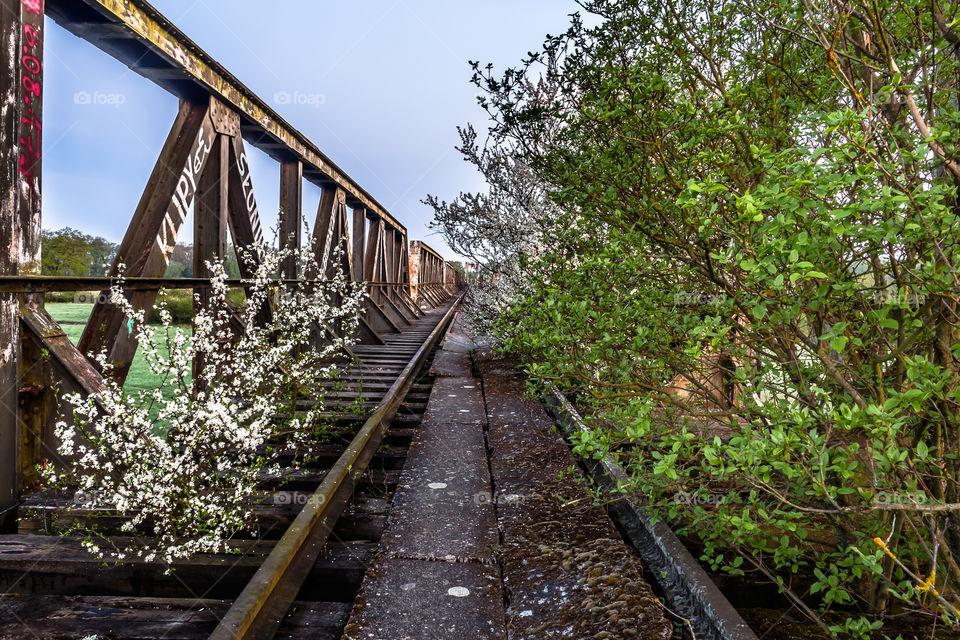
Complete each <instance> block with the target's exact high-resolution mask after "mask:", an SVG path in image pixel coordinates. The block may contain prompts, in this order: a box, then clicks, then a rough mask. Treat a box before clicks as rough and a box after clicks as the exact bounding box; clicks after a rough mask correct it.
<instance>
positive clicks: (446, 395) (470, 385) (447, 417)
mask: <svg viewBox="0 0 960 640" xmlns="http://www.w3.org/2000/svg"><path fill="white" fill-rule="evenodd" d="M424 419H425V420H430V421H432V422H436V423H440V424H456V423H469V424H475V425H483V424H485V423H486V421H487V416H486V408H485V406H484V404H483V392H482V390H481V386H480V381H479V380H477V379H475V378H467V377H462V378H437V379H436V381H435V382H434V385H433V391H432V392H431V393H430V401H429V402H428V403H427V411H426V413H425V414H424ZM481 433H482V431H481Z"/></svg>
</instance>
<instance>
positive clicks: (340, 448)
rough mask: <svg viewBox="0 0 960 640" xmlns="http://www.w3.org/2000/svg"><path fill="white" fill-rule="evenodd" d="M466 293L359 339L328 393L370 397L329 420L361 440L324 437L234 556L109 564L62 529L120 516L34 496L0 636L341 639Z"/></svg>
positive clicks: (10, 545)
mask: <svg viewBox="0 0 960 640" xmlns="http://www.w3.org/2000/svg"><path fill="white" fill-rule="evenodd" d="M459 301H460V299H459V297H458V298H456V299H453V298H451V299H449V300H447V301H446V302H444V303H443V304H442V305H441V306H439V307H437V308H436V309H433V310H431V311H427V312H425V313H424V315H422V316H421V317H419V318H417V319H416V320H413V321H412V323H411V324H410V325H409V326H408V327H406V328H405V329H404V330H403V331H402V332H401V333H399V334H391V335H386V336H384V341H385V343H386V344H384V345H361V346H357V347H355V353H356V357H357V362H356V363H355V365H354V366H351V367H349V368H347V369H346V371H345V374H344V377H343V379H342V381H341V383H340V384H338V385H337V386H336V387H335V388H331V389H329V395H328V402H329V403H330V404H331V405H332V406H333V407H334V408H335V407H338V406H343V407H346V406H347V405H350V404H351V403H355V401H356V399H357V396H358V394H359V393H362V397H363V400H364V406H365V407H366V409H367V411H366V413H365V414H361V413H357V412H350V411H346V410H344V411H342V412H340V413H337V410H336V409H334V410H333V413H332V414H331V415H330V416H329V417H330V418H331V419H332V420H334V421H335V422H336V423H337V424H339V425H341V426H343V427H344V429H345V431H347V432H349V433H352V434H355V435H353V439H352V440H350V441H349V443H346V442H345V443H344V444H341V445H331V444H318V445H317V446H316V447H315V450H313V451H311V453H312V455H311V456H310V457H309V462H308V463H306V464H305V466H302V467H300V468H297V469H295V470H291V471H292V473H291V474H289V476H288V477H285V478H284V479H283V480H282V481H278V482H277V483H276V485H275V486H273V487H271V491H270V493H269V494H268V495H265V496H264V497H263V499H262V500H261V501H260V502H259V503H258V505H257V506H256V508H255V516H256V522H255V523H254V526H253V527H252V528H251V530H250V531H249V532H246V533H244V534H241V535H240V536H238V537H237V539H235V540H234V541H233V542H232V543H231V546H232V548H233V550H234V553H226V554H200V555H197V556H194V557H192V558H189V559H187V560H184V561H180V562H177V563H175V564H174V565H173V569H174V570H173V571H172V572H167V571H166V569H167V567H166V565H163V564H160V563H147V562H143V561H140V560H123V561H120V562H118V563H115V564H110V565H102V564H101V563H99V562H98V561H97V560H96V559H95V558H94V557H93V556H91V555H90V554H89V553H87V552H86V551H85V550H84V549H83V548H82V547H81V541H80V540H79V539H77V538H71V537H69V536H62V535H59V532H60V531H63V530H65V529H66V528H68V527H69V526H70V524H71V523H74V522H76V521H78V520H84V519H89V518H94V517H96V518H97V523H98V526H100V527H102V528H103V529H104V531H105V532H106V533H108V534H110V535H112V534H119V529H118V528H117V529H116V530H114V531H111V530H110V527H111V521H110V518H109V517H103V516H104V513H103V512H98V511H95V510H93V509H90V508H87V507H86V505H84V504H82V501H77V500H75V498H76V496H70V495H63V494H62V493H61V494H60V495H50V494H48V493H42V492H41V493H34V494H29V495H27V496H25V498H24V501H23V504H22V505H21V508H20V527H19V532H18V533H17V534H16V535H3V536H0V594H2V595H0V611H2V612H3V615H2V617H0V639H2V640H7V639H10V640H13V639H17V640H19V639H21V638H26V639H31V638H37V639H44V640H46V639H57V640H60V639H64V640H66V639H68V638H69V639H70V640H75V639H79V638H84V637H87V636H98V637H100V638H104V639H106V638H110V639H118V640H120V639H122V640H134V639H138V640H161V639H163V640H199V639H201V638H213V639H216V640H228V639H230V640H232V639H244V640H246V639H266V638H274V637H276V638H311V639H324V638H331V639H332V638H338V637H339V636H340V631H341V629H342V626H343V625H344V624H345V622H346V620H347V618H348V616H349V612H350V609H351V607H352V604H353V601H354V598H355V596H356V593H357V591H358V589H359V586H360V583H361V581H362V579H363V576H364V573H365V571H366V568H367V565H368V563H369V562H370V561H371V560H372V559H373V557H374V555H375V554H376V551H377V547H378V540H379V538H380V535H381V532H382V530H383V527H384V525H385V522H386V514H387V511H388V509H389V505H390V501H391V498H392V495H393V490H394V488H395V486H396V483H397V479H398V478H399V475H400V471H401V470H402V468H403V464H404V461H405V458H406V449H407V447H408V445H409V443H410V440H411V439H412V437H413V435H414V434H415V432H416V429H417V427H418V425H419V423H420V420H421V418H422V416H423V413H424V411H425V410H426V404H427V399H428V398H429V395H430V389H431V385H432V378H431V376H430V374H429V369H430V362H431V360H432V357H433V353H434V352H435V351H436V349H437V348H438V346H439V344H440V341H441V339H442V336H443V335H444V333H445V331H446V329H447V327H448V325H449V323H450V321H451V320H452V318H453V315H454V313H455V311H456V308H457V305H458V304H459ZM67 505H68V506H67ZM115 537H116V538H120V536H119V535H116V536H115ZM118 541H119V542H122V540H118Z"/></svg>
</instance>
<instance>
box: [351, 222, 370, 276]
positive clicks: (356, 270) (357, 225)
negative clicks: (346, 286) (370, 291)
mask: <svg viewBox="0 0 960 640" xmlns="http://www.w3.org/2000/svg"><path fill="white" fill-rule="evenodd" d="M366 222H367V211H366V209H365V208H364V207H362V206H360V207H356V208H354V210H353V235H352V239H353V280H354V282H360V281H361V280H363V239H364V236H365V235H366Z"/></svg>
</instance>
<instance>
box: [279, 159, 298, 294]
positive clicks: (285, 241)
mask: <svg viewBox="0 0 960 640" xmlns="http://www.w3.org/2000/svg"><path fill="white" fill-rule="evenodd" d="M302 215H303V163H302V162H300V161H299V160H285V161H283V162H281V163H280V247H281V248H284V249H292V250H297V249H299V248H300V242H301V235H302V234H301V229H302V225H301V224H300V217H301V216H302ZM280 272H281V275H282V276H283V277H284V278H296V277H297V258H296V256H290V257H288V258H286V259H285V260H284V261H283V264H282V265H281V266H280Z"/></svg>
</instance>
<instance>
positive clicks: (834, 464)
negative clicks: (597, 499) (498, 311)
mask: <svg viewBox="0 0 960 640" xmlns="http://www.w3.org/2000/svg"><path fill="white" fill-rule="evenodd" d="M583 7H584V9H585V10H586V11H588V12H590V13H591V14H593V15H594V16H597V17H598V19H597V20H596V21H595V22H596V24H595V26H588V25H587V24H585V23H584V21H583V20H581V18H580V17H579V16H575V17H574V18H573V21H572V24H571V27H570V29H569V30H568V31H567V32H566V33H564V34H562V35H560V36H557V37H551V38H548V39H547V41H546V42H545V44H544V47H543V49H542V50H541V51H539V52H537V53H535V54H533V55H532V56H531V57H530V58H529V59H527V60H526V61H524V64H522V65H521V66H520V67H518V68H515V69H508V70H507V71H505V72H503V73H496V72H495V71H494V70H493V69H492V68H491V67H487V68H481V67H479V65H477V66H476V67H475V68H476V74H475V77H474V80H475V82H476V84H477V85H478V86H479V87H480V88H481V89H482V90H483V96H482V99H481V102H482V104H483V105H484V106H485V107H486V108H487V110H488V112H489V113H490V115H491V118H492V122H493V124H492V127H491V137H490V143H489V145H491V146H493V147H495V148H497V149H500V150H503V151H504V152H505V153H506V154H508V155H509V157H510V159H511V162H515V163H518V164H521V165H522V166H524V167H530V168H531V170H532V171H533V173H534V175H535V182H536V183H537V184H539V185H544V189H545V190H546V192H547V193H548V198H549V199H550V201H551V203H552V204H553V205H554V206H555V207H556V208H557V210H559V211H561V212H563V213H562V216H561V218H562V219H563V221H564V223H563V224H562V225H553V226H551V227H550V229H549V232H550V234H556V233H559V234H560V235H559V237H556V238H554V240H553V242H551V244H550V246H549V247H548V250H547V251H545V252H542V253H538V254H536V255H534V256H530V255H525V256H524V260H526V261H527V267H526V272H525V275H524V277H525V283H526V284H525V286H523V287H519V288H517V290H516V292H517V293H516V295H515V296H514V297H513V299H512V300H511V301H510V303H509V304H508V305H506V310H505V311H504V312H503V314H502V315H501V316H500V318H499V325H498V326H499V335H500V337H501V338H502V340H503V344H504V348H505V349H506V350H508V351H510V352H512V353H513V354H515V355H517V356H519V357H520V358H521V359H522V360H523V361H524V362H525V364H526V367H527V370H528V371H529V372H530V374H531V375H532V377H533V379H534V380H537V381H540V382H542V383H554V384H557V385H558V386H559V387H560V388H561V389H562V390H564V391H565V392H567V393H568V394H570V395H571V396H572V397H574V398H575V399H576V401H577V403H578V405H579V406H580V407H581V408H582V409H583V410H584V411H586V412H587V414H588V417H589V419H590V420H591V421H592V423H593V424H594V425H595V429H593V430H592V431H591V432H590V433H589V434H585V435H583V436H581V440H580V442H579V443H578V448H579V450H580V451H582V452H585V453H594V454H612V455H614V456H615V457H617V458H618V459H619V460H620V461H621V462H622V463H623V464H624V465H625V466H626V467H627V468H628V470H629V471H630V472H631V474H632V485H631V486H630V487H627V488H626V490H629V491H632V492H634V493H636V494H640V495H642V496H643V497H644V498H645V499H647V500H649V501H650V504H651V509H653V510H655V511H656V513H657V514H659V515H660V516H662V517H665V518H668V519H669V520H670V521H671V522H673V523H675V524H676V525H677V526H678V527H679V528H680V529H681V531H683V532H685V533H687V534H689V535H691V536H693V537H695V538H698V539H699V541H700V542H701V543H702V545H703V548H704V550H705V551H704V554H703V559H704V560H705V561H706V562H708V563H709V564H710V565H711V566H713V567H714V568H716V569H723V570H725V571H728V572H731V573H735V574H737V573H743V572H744V571H750V572H753V573H757V574H760V575H764V576H766V577H767V578H768V579H769V580H770V581H772V582H774V583H776V584H778V585H779V586H780V588H781V589H782V590H783V591H784V593H786V594H787V595H788V597H790V598H791V599H793V600H794V602H795V604H796V605H797V606H798V607H799V608H800V609H801V610H803V611H805V612H806V613H807V615H808V616H810V618H811V619H812V620H814V621H815V622H817V623H818V624H819V625H820V626H821V628H822V630H823V631H824V632H826V633H829V634H851V635H858V636H859V635H866V634H868V633H869V632H870V631H871V630H875V629H876V628H878V627H879V626H880V625H881V624H882V623H883V617H884V616H886V615H893V614H897V613H902V612H905V611H920V612H923V613H924V614H925V615H927V616H928V617H929V619H930V620H931V623H932V622H933V621H934V620H936V621H937V623H938V624H944V623H946V624H948V625H951V626H957V625H958V624H960V415H958V408H960V359H958V358H960V334H958V321H960V317H958V314H957V312H958V307H957V303H958V295H960V282H958V279H957V268H958V266H960V250H958V240H960V232H958V229H957V224H958V203H957V181H958V179H960V159H958V158H957V156H956V144H957V138H958V133H960V128H958V115H960V110H958V91H960V85H958V74H960V54H958V51H960V30H958V20H960V18H958V16H960V5H957V4H952V5H947V4H942V3H938V2H937V1H934V2H933V3H927V2H924V3H920V2H910V1H909V0H907V1H898V2H893V1H886V0H857V1H849V2H846V1H840V0H822V1H810V0H803V1H802V2H800V3H789V4H788V3H779V2H773V1H771V0H734V1H728V0H688V1H687V2H683V3H680V2H677V1H675V0H652V1H650V2H638V1H636V0H590V1H585V2H584V3H583ZM536 78H539V79H540V81H541V82H540V83H538V82H537V81H535V79H536ZM541 83H542V84H546V85H549V86H553V87H556V89H555V91H553V92H551V93H550V94H549V96H548V99H544V95H543V93H542V92H540V91H537V90H535V89H536V87H537V86H539V85H540V84H541ZM488 177H490V176H488ZM501 182H502V180H500V179H498V178H496V177H495V179H494V180H493V181H492V186H491V190H492V191H495V190H497V189H499V188H500V183H501ZM466 201H467V200H466V199H465V198H464V197H461V199H460V200H459V201H458V202H459V203H460V204H463V203H464V202H466ZM441 204H442V203H441ZM437 209H438V214H439V218H440V220H441V223H442V222H443V221H444V220H450V217H449V215H448V213H449V207H447V209H446V211H445V210H444V208H443V207H442V206H440V207H437ZM445 216H446V217H445ZM474 228H475V225H474V227H458V225H457V224H451V225H447V229H445V231H446V232H447V234H448V235H450V236H452V237H453V238H454V239H455V240H456V239H458V238H459V239H460V240H463V239H464V238H467V239H468V240H469V242H472V243H474V245H475V246H483V242H484V239H483V238H476V237H472V236H470V235H469V234H466V233H465V232H464V233H461V231H464V230H465V231H469V232H471V233H472V230H473V229H474ZM465 255H466V254H465ZM798 584H802V585H804V588H803V589H800V590H798V589H797V588H796V585H798ZM808 593H809V594H810V595H812V596H813V599H811V597H810V595H808ZM817 607H819V608H821V609H830V608H838V607H839V608H841V609H842V610H844V611H848V612H849V611H852V612H855V613H854V614H852V615H849V616H847V617H846V621H845V622H844V623H843V624H828V623H826V622H824V620H823V617H822V616H821V615H819V614H818V613H817V612H816V611H815V609H816V608H817ZM857 612H859V613H857ZM860 614H863V615H862V616H861V615H860Z"/></svg>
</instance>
